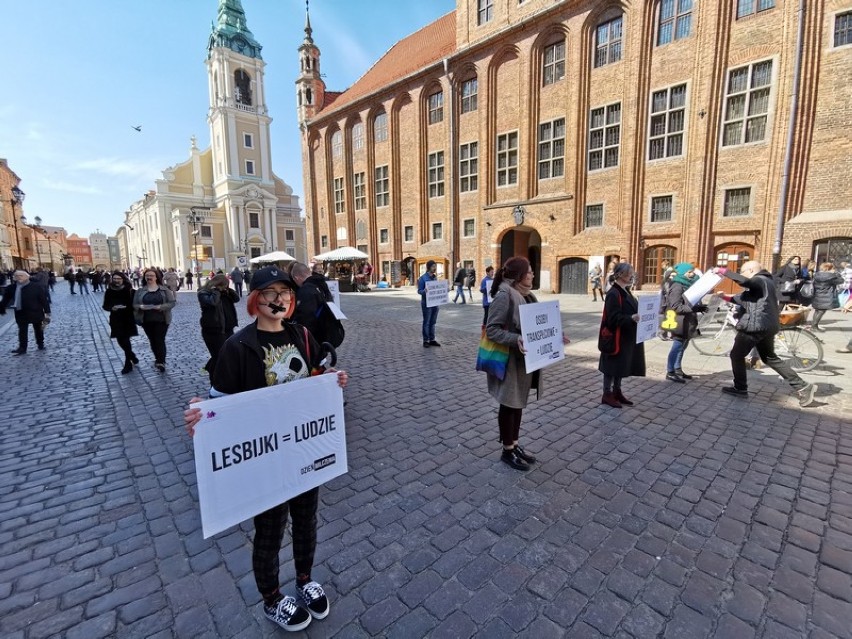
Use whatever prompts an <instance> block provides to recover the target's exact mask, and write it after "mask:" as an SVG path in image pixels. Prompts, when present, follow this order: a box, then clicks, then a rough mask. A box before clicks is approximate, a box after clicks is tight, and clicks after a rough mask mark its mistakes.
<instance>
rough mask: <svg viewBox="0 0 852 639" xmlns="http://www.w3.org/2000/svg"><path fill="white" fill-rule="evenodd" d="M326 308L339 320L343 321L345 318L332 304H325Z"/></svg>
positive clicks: (337, 307) (335, 305)
mask: <svg viewBox="0 0 852 639" xmlns="http://www.w3.org/2000/svg"><path fill="white" fill-rule="evenodd" d="M326 304H328V307H329V308H330V309H331V312H332V313H334V316H335V317H336V318H337V319H339V320H345V319H346V316H345V315H344V314H343V311H341V310H340V307H339V306H338V305H337V304H335V303H334V302H326Z"/></svg>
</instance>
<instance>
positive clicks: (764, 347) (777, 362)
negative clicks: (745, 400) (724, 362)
mask: <svg viewBox="0 0 852 639" xmlns="http://www.w3.org/2000/svg"><path fill="white" fill-rule="evenodd" d="M752 348H756V349H757V354H758V355H760V359H761V360H762V361H763V363H764V364H766V365H767V366H768V367H769V368H771V369H772V370H774V371H775V372H776V373H778V374H779V375H780V376H781V377H782V378H784V381H786V382H787V383H788V384H790V386H792V387H793V388H795V389H796V390H799V389H801V388H804V387H805V386H807V382H806V381H805V380H803V379H802V378H801V377H799V376H798V375H796V373H795V372H794V371H793V369H792V368H790V364H789V363H787V362H785V361H784V360H782V359H781V358H780V357H778V356H777V355H776V354H775V334H774V333H765V332H763V333H743V332H738V333H737V336H736V337H735V338H734V346H733V348H732V349H731V370H732V371H733V373H734V387H736V388H738V389H739V390H748V373H747V372H746V363H745V358H746V357H747V356H748V354H749V353H750V352H751V349H752Z"/></svg>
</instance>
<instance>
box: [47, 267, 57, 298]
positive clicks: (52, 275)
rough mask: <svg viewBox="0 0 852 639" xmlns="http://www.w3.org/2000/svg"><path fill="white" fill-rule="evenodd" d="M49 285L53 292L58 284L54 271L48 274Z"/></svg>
mask: <svg viewBox="0 0 852 639" xmlns="http://www.w3.org/2000/svg"><path fill="white" fill-rule="evenodd" d="M47 286H48V288H49V289H50V292H51V293H53V289H54V287H55V286H56V273H55V272H54V271H51V272H50V273H48V274H47Z"/></svg>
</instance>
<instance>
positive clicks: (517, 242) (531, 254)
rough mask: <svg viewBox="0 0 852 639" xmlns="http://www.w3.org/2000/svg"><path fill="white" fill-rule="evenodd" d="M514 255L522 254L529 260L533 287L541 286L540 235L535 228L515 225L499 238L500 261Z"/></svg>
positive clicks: (501, 262) (503, 261) (502, 262)
mask: <svg viewBox="0 0 852 639" xmlns="http://www.w3.org/2000/svg"><path fill="white" fill-rule="evenodd" d="M516 255H522V256H524V257H525V258H527V259H528V260H529V261H530V265H531V266H532V270H533V274H534V276H533V288H534V289H538V288H540V287H541V235H539V234H538V231H536V230H535V229H530V228H525V227H516V228H514V229H512V230H511V231H508V232H507V233H506V234H505V235H504V236H503V237H502V238H501V240H500V263H499V264H498V267H499V266H502V265H503V264H504V263H505V261H506V260H508V259H509V258H510V257H514V256H516Z"/></svg>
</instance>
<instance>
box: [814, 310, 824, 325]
mask: <svg viewBox="0 0 852 639" xmlns="http://www.w3.org/2000/svg"><path fill="white" fill-rule="evenodd" d="M823 315H825V311H824V310H820V309H816V310H814V317H813V319H812V320H811V326H813V327H814V328H819V323H820V322H821V321H822V316H823Z"/></svg>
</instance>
